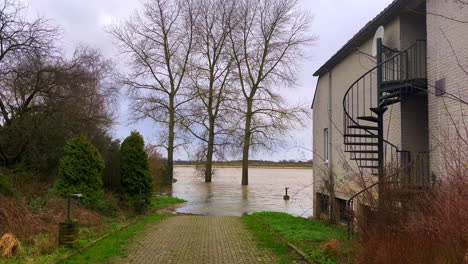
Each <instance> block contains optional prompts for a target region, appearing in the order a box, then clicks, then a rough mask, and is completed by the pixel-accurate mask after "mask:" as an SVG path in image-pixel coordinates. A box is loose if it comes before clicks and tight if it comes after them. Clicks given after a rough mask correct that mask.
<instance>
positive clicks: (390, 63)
mask: <svg viewBox="0 0 468 264" xmlns="http://www.w3.org/2000/svg"><path fill="white" fill-rule="evenodd" d="M426 65H427V63H426V42H425V41H416V42H415V43H414V44H413V45H411V46H410V47H409V48H407V49H405V50H402V51H398V50H394V49H391V48H389V47H386V46H385V45H383V44H382V39H378V40H377V65H376V66H375V67H374V68H372V69H370V70H369V71H367V72H366V73H365V74H364V75H362V76H361V77H360V78H359V79H357V80H356V81H355V82H354V83H353V84H352V85H351V87H350V88H349V89H348V90H347V92H346V93H345V96H344V98H343V109H344V119H343V122H344V124H343V126H344V145H345V152H349V154H350V160H352V161H353V162H355V163H356V165H357V167H358V168H359V169H360V171H361V172H363V173H366V174H370V175H374V176H376V177H377V178H376V181H375V183H374V184H371V185H369V186H366V187H364V188H363V189H362V190H361V191H359V192H357V193H356V194H355V195H354V196H353V197H352V198H351V199H350V200H349V201H348V208H351V209H352V208H353V206H352V203H353V200H354V199H355V197H357V196H359V195H361V194H363V193H365V192H366V191H368V190H370V189H372V188H377V193H378V196H379V197H384V196H383V195H382V192H383V189H384V188H392V189H393V191H395V190H398V191H404V192H407V191H410V190H421V189H423V188H424V186H426V185H427V184H428V181H427V177H426V175H422V176H420V175H417V173H415V170H411V168H413V167H416V166H417V165H415V162H417V161H419V160H420V159H419V158H415V157H413V160H412V159H411V158H412V157H411V156H410V152H409V151H405V150H401V149H399V148H398V147H397V146H396V145H395V144H393V143H392V142H390V141H389V140H388V139H385V136H384V121H385V113H386V112H387V110H388V109H389V107H391V106H392V105H394V104H397V103H400V102H402V101H403V100H405V98H407V97H410V96H413V95H415V94H417V93H424V92H426V90H427V68H426ZM387 122H388V120H387ZM390 171H391V172H390ZM395 172H397V173H395ZM380 199H382V198H379V200H380ZM348 210H349V209H348Z"/></svg>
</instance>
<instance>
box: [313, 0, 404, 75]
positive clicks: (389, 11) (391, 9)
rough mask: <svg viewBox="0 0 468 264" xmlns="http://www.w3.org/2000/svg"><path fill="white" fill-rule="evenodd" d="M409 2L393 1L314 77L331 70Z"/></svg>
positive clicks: (402, 0)
mask: <svg viewBox="0 0 468 264" xmlns="http://www.w3.org/2000/svg"><path fill="white" fill-rule="evenodd" d="M409 1H410V0H394V1H393V2H392V3H391V4H390V5H389V6H388V7H387V8H385V9H384V10H383V11H382V12H380V14H378V15H377V16H376V17H375V18H374V19H372V20H371V21H370V22H368V23H367V24H366V25H365V26H364V27H363V28H362V29H361V30H359V32H358V33H356V34H355V35H354V36H353V37H352V38H351V39H350V40H349V41H348V42H346V44H345V45H344V46H343V47H342V48H341V49H340V50H338V52H336V53H335V55H333V56H332V57H331V58H330V59H329V60H328V61H327V62H325V64H324V65H322V66H321V67H320V68H319V69H318V70H317V71H316V72H315V73H314V76H319V75H322V74H324V73H326V72H327V71H328V69H331V68H333V67H334V66H335V65H337V64H338V63H339V62H340V61H341V60H342V59H344V58H345V57H346V56H348V55H349V54H350V53H351V52H352V51H354V50H355V49H356V47H358V46H359V45H360V44H361V43H362V42H364V41H365V40H367V39H369V37H371V36H372V35H373V34H374V33H375V30H377V28H378V27H379V26H381V25H383V24H386V23H388V22H389V21H391V20H392V19H393V18H394V17H395V15H396V14H398V13H399V12H400V11H401V10H402V9H403V8H404V7H405V6H406V4H407V3H408V2H409Z"/></svg>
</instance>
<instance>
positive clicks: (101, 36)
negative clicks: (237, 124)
mask: <svg viewBox="0 0 468 264" xmlns="http://www.w3.org/2000/svg"><path fill="white" fill-rule="evenodd" d="M24 1H25V2H26V3H27V5H28V7H29V9H28V12H29V15H30V16H43V17H46V18H49V19H51V20H52V22H53V23H56V24H57V25H59V26H60V27H61V29H62V30H63V38H62V44H63V46H64V47H65V50H66V51H68V52H70V51H72V50H73V49H74V47H76V46H77V45H79V44H86V45H90V46H92V47H95V48H99V49H101V50H102V52H103V54H104V55H106V56H107V57H109V58H115V57H116V55H117V50H116V49H115V46H114V44H113V39H112V37H111V36H110V35H109V34H107V33H106V32H105V31H104V27H105V26H106V25H108V24H110V23H113V22H116V21H120V20H125V19H126V18H128V17H129V16H130V15H131V14H132V12H134V10H136V9H138V8H140V6H141V1H140V0H24ZM391 2H392V1H391V0H302V1H301V6H303V8H304V9H305V10H308V11H309V12H310V13H311V14H312V15H313V16H314V20H313V25H312V29H311V34H315V35H317V36H318V38H319V39H318V41H317V43H316V45H314V46H312V47H310V48H309V49H308V50H307V54H308V55H309V57H310V58H311V60H309V61H303V62H302V66H303V67H302V70H301V72H300V73H298V74H299V80H300V85H299V86H298V87H296V88H294V90H292V89H289V88H288V89H285V91H284V95H285V96H286V97H287V98H288V99H289V100H290V101H291V102H294V103H297V102H301V103H307V104H308V105H310V104H311V103H312V98H313V94H314V90H315V83H316V79H315V78H314V77H313V76H312V74H313V73H314V72H315V70H316V69H317V68H318V67H320V66H321V65H322V64H323V63H324V62H326V61H327V60H328V59H329V58H330V56H332V55H333V54H334V53H335V52H336V51H337V50H338V49H339V48H340V47H342V46H343V44H344V43H346V41H347V40H349V39H350V38H351V37H352V36H353V35H354V34H355V33H356V32H357V31H359V29H361V28H362V27H363V26H364V25H365V24H366V23H367V22H368V21H370V20H371V19H372V18H374V17H375V16H376V15H377V14H378V13H379V12H380V11H382V10H383V9H384V8H385V7H386V6H387V5H389V4H390V3H391ZM115 62H119V60H116V61H115ZM119 67H120V68H124V67H125V64H123V63H121V64H120V65H119ZM121 102H122V103H121V104H120V105H119V116H120V118H119V124H118V125H117V126H116V127H115V128H114V135H115V136H116V137H118V138H120V139H123V138H124V137H125V136H127V135H128V134H129V133H130V131H131V130H133V129H137V130H139V131H140V132H141V133H142V134H143V135H144V137H145V140H146V141H147V142H154V141H155V136H156V132H155V131H156V130H157V128H156V127H154V125H153V124H152V123H151V122H149V121H146V122H140V123H138V124H128V115H127V113H126V103H125V99H123V100H121ZM289 137H290V140H289V142H290V147H287V148H285V149H278V150H277V151H275V153H258V154H256V156H255V157H252V158H257V159H268V160H279V159H304V158H306V159H310V158H311V157H312V154H311V153H308V152H307V151H301V150H298V149H297V148H293V146H295V145H301V146H304V147H307V148H311V146H312V121H310V124H309V126H308V127H307V128H306V129H303V130H298V131H292V132H291V134H290V136H289ZM186 157H187V155H186V153H185V152H184V151H182V150H181V151H178V152H177V153H176V158H181V159H185V158H186Z"/></svg>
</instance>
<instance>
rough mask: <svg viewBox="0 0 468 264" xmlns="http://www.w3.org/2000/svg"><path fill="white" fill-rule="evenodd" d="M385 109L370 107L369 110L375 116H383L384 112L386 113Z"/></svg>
mask: <svg viewBox="0 0 468 264" xmlns="http://www.w3.org/2000/svg"><path fill="white" fill-rule="evenodd" d="M387 109H388V108H387V107H371V108H370V110H371V111H372V112H374V113H375V114H377V115H378V114H383V113H385V111H387Z"/></svg>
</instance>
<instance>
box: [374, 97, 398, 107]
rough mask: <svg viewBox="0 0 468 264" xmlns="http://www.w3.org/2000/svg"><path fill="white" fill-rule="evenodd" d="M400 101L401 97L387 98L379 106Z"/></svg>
mask: <svg viewBox="0 0 468 264" xmlns="http://www.w3.org/2000/svg"><path fill="white" fill-rule="evenodd" d="M400 101H401V100H400V99H385V100H383V101H381V102H380V104H379V106H380V107H385V106H389V105H392V104H395V103H399V102H400Z"/></svg>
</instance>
